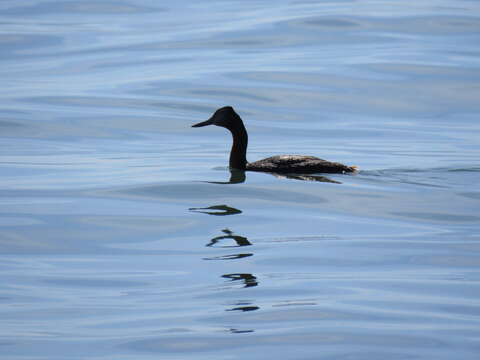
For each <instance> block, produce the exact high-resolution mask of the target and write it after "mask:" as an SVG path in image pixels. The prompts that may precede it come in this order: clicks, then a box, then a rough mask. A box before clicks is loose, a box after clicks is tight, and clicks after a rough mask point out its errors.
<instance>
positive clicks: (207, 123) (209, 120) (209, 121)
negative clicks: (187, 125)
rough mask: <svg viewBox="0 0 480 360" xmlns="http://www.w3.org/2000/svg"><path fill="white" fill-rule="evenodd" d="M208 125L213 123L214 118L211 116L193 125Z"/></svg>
mask: <svg viewBox="0 0 480 360" xmlns="http://www.w3.org/2000/svg"><path fill="white" fill-rule="evenodd" d="M207 125H213V118H210V119H208V120H206V121H202V122H199V123H198V124H195V125H192V127H202V126H207Z"/></svg>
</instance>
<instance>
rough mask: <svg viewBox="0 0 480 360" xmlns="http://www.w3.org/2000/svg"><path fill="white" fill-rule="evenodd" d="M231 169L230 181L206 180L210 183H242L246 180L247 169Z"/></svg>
mask: <svg viewBox="0 0 480 360" xmlns="http://www.w3.org/2000/svg"><path fill="white" fill-rule="evenodd" d="M229 170H230V180H228V181H206V182H207V183H209V184H241V183H243V182H245V178H246V176H245V171H243V170H237V169H229Z"/></svg>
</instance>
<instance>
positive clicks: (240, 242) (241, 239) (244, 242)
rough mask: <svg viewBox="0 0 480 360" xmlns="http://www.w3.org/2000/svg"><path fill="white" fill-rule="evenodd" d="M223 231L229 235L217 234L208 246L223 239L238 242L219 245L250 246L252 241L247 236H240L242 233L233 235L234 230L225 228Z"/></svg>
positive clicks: (226, 246)
mask: <svg viewBox="0 0 480 360" xmlns="http://www.w3.org/2000/svg"><path fill="white" fill-rule="evenodd" d="M222 232H223V233H225V234H227V235H221V236H216V237H214V238H212V239H211V240H210V242H209V243H208V244H207V245H206V246H214V245H216V244H217V243H219V242H221V241H222V240H225V239H232V240H234V241H235V242H236V245H221V246H219V247H225V248H228V247H239V246H250V245H252V243H251V242H250V241H248V239H247V238H246V237H245V236H240V235H233V232H232V231H231V230H229V229H223V230H222Z"/></svg>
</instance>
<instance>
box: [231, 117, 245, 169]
mask: <svg viewBox="0 0 480 360" xmlns="http://www.w3.org/2000/svg"><path fill="white" fill-rule="evenodd" d="M229 130H230V131H231V132H232V137H233V144H232V150H231V151H230V169H238V170H245V168H246V166H247V145H248V135H247V130H245V126H244V125H243V123H242V122H239V123H238V126H235V128H233V129H229Z"/></svg>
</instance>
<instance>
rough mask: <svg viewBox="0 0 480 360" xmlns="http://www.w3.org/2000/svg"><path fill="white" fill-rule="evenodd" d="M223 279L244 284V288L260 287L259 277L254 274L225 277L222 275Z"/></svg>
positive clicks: (227, 275) (236, 274) (226, 275)
mask: <svg viewBox="0 0 480 360" xmlns="http://www.w3.org/2000/svg"><path fill="white" fill-rule="evenodd" d="M222 278H225V279H229V280H230V281H239V282H243V287H244V288H247V287H254V286H258V281H257V277H256V276H253V275H252V274H247V273H244V274H242V273H235V274H225V275H222Z"/></svg>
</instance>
